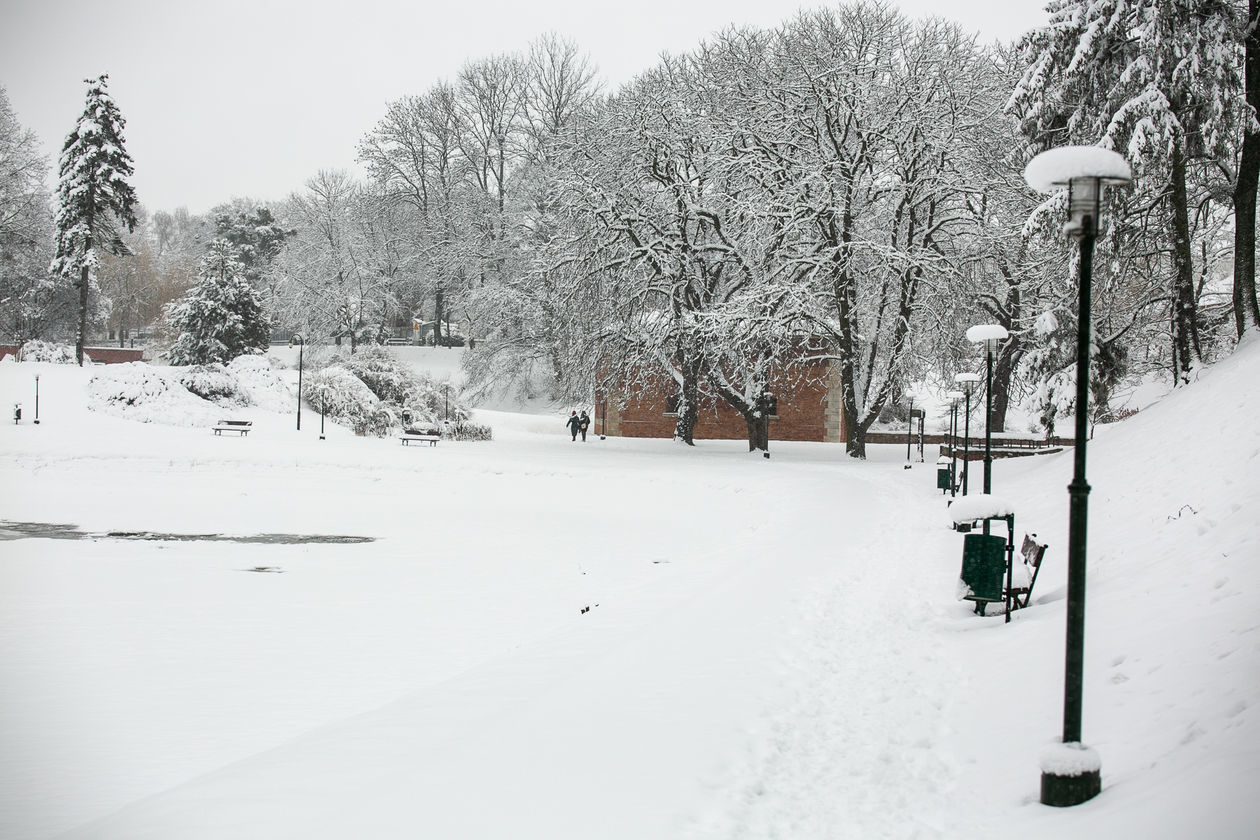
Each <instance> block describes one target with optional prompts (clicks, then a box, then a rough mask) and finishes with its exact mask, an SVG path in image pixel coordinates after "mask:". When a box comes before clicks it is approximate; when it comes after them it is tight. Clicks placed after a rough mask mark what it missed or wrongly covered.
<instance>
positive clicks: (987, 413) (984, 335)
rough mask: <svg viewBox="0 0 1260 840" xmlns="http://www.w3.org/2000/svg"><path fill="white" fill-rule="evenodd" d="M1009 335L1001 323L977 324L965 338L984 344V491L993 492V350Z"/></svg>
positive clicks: (974, 342) (973, 342)
mask: <svg viewBox="0 0 1260 840" xmlns="http://www.w3.org/2000/svg"><path fill="white" fill-rule="evenodd" d="M1009 337H1010V333H1009V332H1007V330H1006V327H1004V326H1002V325H1001V324H977V325H976V326H974V327H972V328H971V329H969V330H967V340H968V341H970V342H971V343H972V344H983V345H984V358H985V380H984V383H985V384H984V492H985V493H992V492H993V433H992V427H993V351H994V349H996V348H997V344H998V342H999V341H1005V340H1006V339H1007V338H1009Z"/></svg>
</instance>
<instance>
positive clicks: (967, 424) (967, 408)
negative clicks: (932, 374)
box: [954, 373, 980, 496]
mask: <svg viewBox="0 0 1260 840" xmlns="http://www.w3.org/2000/svg"><path fill="white" fill-rule="evenodd" d="M979 381H980V376H979V375H978V374H975V373H956V374H954V382H955V383H957V385H958V387H960V388H962V390H963V399H964V406H963V480H962V488H963V495H964V496H966V495H967V487H968V485H967V478H968V474H969V473H970V470H969V469H968V467H967V465H968V464H969V463H970V462H971V389H973V388H975V387H976V383H977V382H979Z"/></svg>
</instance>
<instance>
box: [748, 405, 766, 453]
mask: <svg viewBox="0 0 1260 840" xmlns="http://www.w3.org/2000/svg"><path fill="white" fill-rule="evenodd" d="M741 414H744V423H745V424H746V425H747V426H748V451H749V452H756V451H757V450H759V449H760V450H761V451H762V452H769V451H770V418H769V417H766V416H765V414H764V412H762V411H760V410H754V411H749V412H747V413H744V412H741Z"/></svg>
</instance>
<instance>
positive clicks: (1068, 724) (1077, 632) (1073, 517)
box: [1024, 146, 1133, 807]
mask: <svg viewBox="0 0 1260 840" xmlns="http://www.w3.org/2000/svg"><path fill="white" fill-rule="evenodd" d="M1024 179H1025V180H1026V181H1027V182H1028V185H1029V186H1030V187H1032V188H1033V189H1035V190H1037V191H1039V192H1043V193H1050V192H1054V191H1056V190H1061V189H1064V188H1066V189H1067V191H1068V222H1067V224H1065V225H1064V226H1063V232H1064V233H1066V234H1067V235H1068V236H1069V237H1071V238H1073V239H1075V240H1077V242H1079V243H1080V249H1081V275H1080V283H1079V284H1078V285H1079V287H1080V304H1079V307H1078V308H1079V312H1078V317H1077V322H1076V323H1077V324H1078V328H1077V335H1076V440H1075V445H1074V447H1073V449H1074V452H1073V457H1074V461H1075V469H1074V472H1073V476H1072V483H1071V484H1069V485H1068V497H1069V500H1070V507H1069V514H1068V517H1069V518H1068V582H1067V641H1066V645H1065V647H1066V655H1065V657H1064V659H1065V665H1064V669H1063V671H1064V674H1063V737H1062V739H1061V740H1060V741H1059V742H1057V743H1055V744H1052V745H1051V746H1049V747H1047V748H1046V749H1044V750H1042V752H1041V802H1042V804H1044V805H1054V806H1057V807H1064V806H1070V805H1078V804H1080V803H1082V802H1087V801H1089V800H1090V799H1093V798H1094V797H1095V796H1097V795H1098V794H1099V792H1100V791H1101V790H1102V776H1101V773H1102V762H1101V761H1100V760H1099V758H1098V754H1097V753H1096V752H1094V751H1093V750H1092V749H1090V748H1089V747H1086V746H1085V745H1084V744H1082V743H1081V717H1082V713H1081V695H1082V672H1083V669H1084V660H1085V554H1086V538H1087V533H1086V525H1087V521H1088V518H1089V483H1088V482H1087V481H1086V480H1085V443H1086V440H1087V438H1088V431H1089V428H1088V422H1089V420H1088V418H1089V326H1090V323H1091V318H1090V284H1091V283H1092V281H1093V277H1092V273H1093V267H1094V240H1095V239H1096V238H1097V236H1098V231H1099V228H1100V221H1101V218H1102V206H1103V204H1102V199H1103V192H1104V190H1105V189H1106V188H1107V186H1109V185H1121V184H1127V183H1129V182H1130V181H1131V180H1132V179H1133V173H1132V171H1131V170H1130V169H1129V162H1128V161H1127V160H1125V159H1124V158H1123V157H1122V156H1121V155H1118V154H1116V153H1115V152H1113V151H1110V150H1108V149H1100V148H1098V147H1096V146H1064V147H1062V148H1058V149H1050V150H1049V151H1045V152H1042V153H1041V154H1039V155H1037V156H1036V157H1035V158H1033V159H1032V160H1031V161H1030V162H1029V163H1028V166H1027V167H1026V168H1025V169H1024Z"/></svg>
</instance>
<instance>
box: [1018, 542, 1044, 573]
mask: <svg viewBox="0 0 1260 840" xmlns="http://www.w3.org/2000/svg"><path fill="white" fill-rule="evenodd" d="M1036 536H1037V535H1036V534H1033V535H1032V536H1029V535H1028V534H1024V543H1023V545H1021V546H1020V549H1019V553H1020V554H1022V555H1024V562H1025V563H1027V564H1028V565H1030V566H1032V567H1033V568H1034V569H1035V568H1037V567H1038V566H1040V565H1041V558H1042V556H1043V555H1044V554H1045V553H1046V545H1044V544H1043V543H1039V542H1037V540H1035V539H1034V537H1036Z"/></svg>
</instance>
